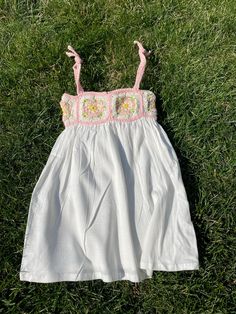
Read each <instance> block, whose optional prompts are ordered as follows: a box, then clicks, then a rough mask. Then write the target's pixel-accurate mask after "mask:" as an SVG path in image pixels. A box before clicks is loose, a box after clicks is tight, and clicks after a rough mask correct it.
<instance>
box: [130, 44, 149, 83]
mask: <svg viewBox="0 0 236 314" xmlns="http://www.w3.org/2000/svg"><path fill="white" fill-rule="evenodd" d="M134 44H137V45H138V47H139V51H138V53H139V57H140V64H139V67H138V70H137V74H136V80H135V84H134V88H139V86H140V83H141V80H142V77H143V74H144V70H145V67H146V63H147V60H146V57H148V56H149V55H150V54H151V50H149V51H147V50H145V49H144V48H143V46H142V44H141V43H140V42H139V41H137V40H135V41H134Z"/></svg>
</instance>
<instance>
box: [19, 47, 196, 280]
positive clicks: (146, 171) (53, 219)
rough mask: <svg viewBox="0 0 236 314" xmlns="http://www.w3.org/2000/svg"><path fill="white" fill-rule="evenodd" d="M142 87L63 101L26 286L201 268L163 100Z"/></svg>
mask: <svg viewBox="0 0 236 314" xmlns="http://www.w3.org/2000/svg"><path fill="white" fill-rule="evenodd" d="M135 43H137V44H138V47H139V55H140V59H141V61H140V65H139V68H138V71H137V76H136V81H135V85H134V87H133V88H126V89H117V90H113V91H110V92H86V91H84V90H83V88H82V86H81V84H80V81H79V77H80V69H81V62H82V60H81V59H80V57H79V55H78V54H77V53H76V52H75V50H74V49H73V48H72V47H71V46H68V49H69V50H70V51H71V52H67V55H68V56H73V57H75V65H74V67H73V68H74V74H75V80H76V86H77V95H76V96H72V95H69V94H67V93H64V94H63V95H62V98H61V102H60V105H61V108H62V110H63V115H62V120H63V123H64V125H65V128H64V130H63V131H62V132H61V134H60V135H59V136H58V138H57V140H56V142H55V144H54V146H53V147H52V150H51V153H50V155H49V158H48V160H47V163H46V164H45V167H44V169H43V171H42V173H41V175H40V177H39V179H38V181H37V183H36V186H35V188H34V190H33V193H32V197H31V202H30V207H29V213H28V220H27V226H26V232H25V239H24V248H23V255H22V262H21V268H20V280H24V281H31V282H41V283H49V282H59V281H82V280H93V279H102V280H103V281H104V282H111V281H116V280H130V281H132V282H140V281H142V280H144V279H146V278H151V277H152V275H153V271H154V270H156V271H183V270H197V269H199V261H198V249H197V241H196V235H195V231H194V227H193V224H192V221H191V217H190V211H189V203H188V200H187V195H186V192H185V188H184V185H183V181H182V177H181V171H180V166H179V162H178V159H177V156H176V153H175V151H174V149H173V147H172V145H171V143H170V141H169V139H168V136H167V134H166V133H165V131H164V130H163V128H162V126H161V125H160V124H159V123H158V122H157V121H156V118H157V111H156V108H155V101H156V97H155V95H154V93H153V92H151V91H148V90H141V89H139V84H140V81H141V79H142V75H143V72H144V69H145V65H146V57H147V56H148V55H149V53H150V52H147V51H146V50H145V49H144V48H143V46H142V45H141V43H140V42H137V41H136V42H135Z"/></svg>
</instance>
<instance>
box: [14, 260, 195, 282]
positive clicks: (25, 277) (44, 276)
mask: <svg viewBox="0 0 236 314" xmlns="http://www.w3.org/2000/svg"><path fill="white" fill-rule="evenodd" d="M140 268H141V269H140V271H143V272H144V273H141V274H131V273H130V272H125V271H123V272H116V273H115V274H114V275H113V276H112V275H107V274H105V273H102V272H99V271H90V272H84V273H82V274H80V275H79V276H78V274H77V273H56V272H55V273H53V272H50V273H41V274H40V273H35V272H28V271H20V280H21V281H29V282H38V283H53V282H61V281H87V280H96V279H101V280H102V281H103V282H113V281H120V280H129V281H131V282H141V281H143V280H145V279H151V278H152V276H153V271H184V270H198V269H199V265H198V263H188V264H172V265H162V264H158V265H156V266H155V265H154V266H152V265H151V264H150V263H144V262H141V263H140ZM145 271H146V273H145Z"/></svg>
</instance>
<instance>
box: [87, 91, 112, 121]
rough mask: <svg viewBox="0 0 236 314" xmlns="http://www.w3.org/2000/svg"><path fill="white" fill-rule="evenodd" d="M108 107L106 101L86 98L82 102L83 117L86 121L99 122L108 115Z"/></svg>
mask: <svg viewBox="0 0 236 314" xmlns="http://www.w3.org/2000/svg"><path fill="white" fill-rule="evenodd" d="M106 111H107V107H106V105H105V101H104V99H96V98H95V97H93V98H85V99H84V100H83V102H82V116H83V117H84V118H86V120H91V121H95V120H99V119H101V118H103V116H104V115H105V114H106Z"/></svg>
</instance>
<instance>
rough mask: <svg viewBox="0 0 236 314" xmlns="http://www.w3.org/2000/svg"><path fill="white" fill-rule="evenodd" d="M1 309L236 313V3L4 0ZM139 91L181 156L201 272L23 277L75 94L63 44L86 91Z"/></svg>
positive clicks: (0, 134)
mask: <svg viewBox="0 0 236 314" xmlns="http://www.w3.org/2000/svg"><path fill="white" fill-rule="evenodd" d="M0 3H1V5H0V14H1V20H0V21H1V22H0V32H1V36H0V40H1V63H0V69H1V80H0V90H1V110H0V113H1V116H0V117H1V124H0V145H1V163H0V168H1V181H0V182H1V187H0V191H1V198H0V203H1V216H2V217H1V218H2V219H1V240H2V241H1V262H0V263H1V274H2V276H1V278H2V280H1V294H2V297H1V306H0V308H1V310H0V312H1V313H22V314H23V313H65V314H67V313H99V314H101V313H135V314H141V313H142V314H144V313H145V314H147V313H158V314H159V313H160V314H162V313H174V314H182V313H185V314H190V313H193V314H197V313H204V314H205V313H206V314H210V313H212V314H218V313H219V314H222V313H223V314H224V313H230V314H231V313H236V307H235V304H236V300H235V299H236V298H235V290H236V289H235V284H236V277H235V264H236V263H235V255H236V254H235V253H236V250H235V243H236V242H235V231H236V230H235V229H236V228H235V203H236V201H235V189H236V182H235V168H236V167H235V166H236V154H235V147H236V140H235V125H236V114H235V111H236V109H235V108H236V106H235V99H236V98H235V97H236V35H235V34H236V23H235V20H236V5H235V1H233V0H231V1H230V0H228V1H226V0H221V1H219V0H208V1H206V0H202V1H201V0H195V1H193V0H192V1H190V0H178V1H177V0H176V1H175V0H166V1H157V0H155V1H141V0H136V1H134V0H132V1H131V0H126V1H125V0H120V1H118V0H117V1H116V0H111V1H104V0H97V1H89V0H88V1H85V0H82V1H70V0H68V1H56V0H51V1H46V0H44V1H13V0H9V1H3V0H2V1H1V2H0ZM134 40H139V41H141V42H142V43H143V44H144V46H145V47H146V48H147V49H150V50H152V55H151V56H150V58H149V61H148V65H147V68H146V72H145V75H144V77H143V81H142V83H141V88H142V89H149V90H152V91H153V92H154V93H155V94H156V95H157V110H158V122H159V123H160V124H161V125H162V126H163V128H164V129H165V131H166V132H167V134H168V136H169V138H170V140H171V142H172V144H173V147H174V148H175V150H176V153H177V156H178V158H179V161H180V166H181V171H182V176H183V181H184V184H185V187H186V191H187V195H188V199H189V203H190V212H191V218H192V221H193V225H194V228H195V231H196V236H197V243H198V249H199V260H200V269H199V270H198V271H182V272H160V271H159V272H157V271H154V275H153V278H152V279H147V280H145V281H143V282H141V283H138V284H135V283H132V282H130V281H116V282H111V283H104V282H102V281H101V280H94V281H83V282H61V283H51V284H42V283H41V284H39V283H29V282H21V281H20V280H19V269H20V262H21V257H22V249H23V240H24V233H25V227H26V221H27V215H28V206H29V202H30V197H31V193H32V190H33V188H34V185H35V184H36V182H37V179H38V177H39V175H40V173H41V171H42V169H43V166H44V164H45V163H46V160H47V158H48V155H49V153H50V150H51V147H52V146H53V144H54V142H55V141H56V138H57V137H58V136H59V134H60V133H61V132H62V130H63V128H64V126H63V124H62V121H61V109H60V106H59V101H60V97H61V95H62V94H63V93H64V92H68V93H70V94H75V93H76V89H75V84H74V77H73V69H72V66H73V61H72V59H70V58H68V57H67V56H66V54H65V51H66V49H67V46H68V45H71V46H72V47H74V48H75V49H76V50H77V51H78V52H79V53H80V55H81V57H82V59H83V60H84V62H83V67H82V70H81V82H82V85H83V86H84V88H85V89H86V90H95V91H107V90H112V89H117V88H123V87H132V86H133V84H134V80H135V75H136V70H137V66H138V64H139V57H138V54H137V48H136V46H134V44H133V41H134Z"/></svg>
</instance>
